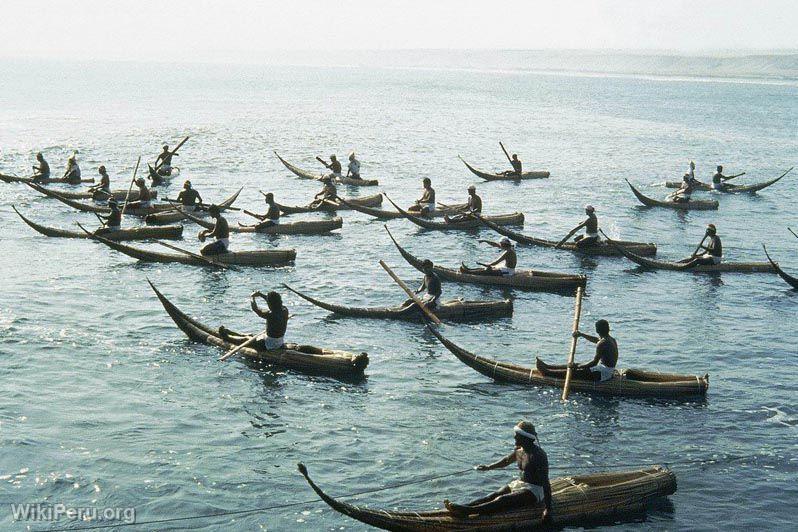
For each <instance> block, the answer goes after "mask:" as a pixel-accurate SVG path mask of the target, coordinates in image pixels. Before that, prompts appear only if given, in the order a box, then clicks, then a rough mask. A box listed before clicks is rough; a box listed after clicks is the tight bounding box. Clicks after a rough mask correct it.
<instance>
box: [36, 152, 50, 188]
mask: <svg viewBox="0 0 798 532" xmlns="http://www.w3.org/2000/svg"><path fill="white" fill-rule="evenodd" d="M36 161H37V162H38V163H39V166H36V165H34V166H33V180H34V181H40V180H42V179H50V165H49V164H48V163H47V161H45V160H44V155H42V154H41V153H37V154H36Z"/></svg>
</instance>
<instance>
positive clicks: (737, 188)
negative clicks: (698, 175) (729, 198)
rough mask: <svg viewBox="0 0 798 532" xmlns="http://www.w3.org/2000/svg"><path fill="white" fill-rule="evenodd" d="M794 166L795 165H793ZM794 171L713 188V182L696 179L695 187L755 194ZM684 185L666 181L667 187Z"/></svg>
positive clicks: (678, 182)
mask: <svg viewBox="0 0 798 532" xmlns="http://www.w3.org/2000/svg"><path fill="white" fill-rule="evenodd" d="M793 168H794V167H793ZM791 171H792V168H790V169H789V170H787V171H786V172H784V173H783V174H781V175H780V176H779V177H777V178H775V179H771V180H770V181H763V182H762V183H755V184H752V185H734V184H732V183H729V182H724V183H723V186H722V187H721V188H720V189H714V188H712V184H711V183H702V182H701V181H696V183H695V189H696V190H706V191H715V192H723V193H725V194H743V193H748V194H753V193H755V192H759V191H760V190H762V189H763V188H767V187H769V186H770V185H773V184H774V183H778V182H779V181H781V178H783V177H784V176H786V175H787V174H789V173H790V172H791ZM681 186H682V182H681V181H666V182H665V187H666V188H679V187H681Z"/></svg>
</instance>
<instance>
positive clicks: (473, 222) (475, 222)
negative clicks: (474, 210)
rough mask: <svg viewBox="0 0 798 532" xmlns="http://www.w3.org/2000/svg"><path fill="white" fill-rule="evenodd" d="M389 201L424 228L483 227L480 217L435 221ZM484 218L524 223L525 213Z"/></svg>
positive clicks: (498, 222)
mask: <svg viewBox="0 0 798 532" xmlns="http://www.w3.org/2000/svg"><path fill="white" fill-rule="evenodd" d="M386 197H387V196H386ZM388 201H389V202H391V205H393V206H394V208H395V209H396V210H397V211H399V214H401V215H402V216H403V217H405V218H407V219H408V220H410V221H411V222H413V223H414V224H416V225H417V226H419V227H423V228H424V229H433V230H449V229H476V228H478V227H482V222H480V221H479V219H478V218H476V217H472V218H471V219H469V220H463V221H458V222H435V221H433V220H429V219H426V218H422V217H420V216H414V215H412V214H410V213H409V212H407V211H406V210H404V209H402V208H401V207H399V206H398V205H397V204H396V203H394V202H393V201H392V200H391V198H388ZM482 218H483V219H487V220H489V221H491V222H493V223H494V224H496V225H499V226H502V225H523V224H524V215H523V213H520V212H514V213H512V214H499V215H495V216H484V215H483V216H482Z"/></svg>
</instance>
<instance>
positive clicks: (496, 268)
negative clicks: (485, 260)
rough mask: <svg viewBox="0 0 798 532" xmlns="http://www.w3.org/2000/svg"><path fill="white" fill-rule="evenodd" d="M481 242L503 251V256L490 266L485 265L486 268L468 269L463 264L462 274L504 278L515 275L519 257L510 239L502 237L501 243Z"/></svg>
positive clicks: (461, 267)
mask: <svg viewBox="0 0 798 532" xmlns="http://www.w3.org/2000/svg"><path fill="white" fill-rule="evenodd" d="M479 242H482V243H483V244H488V245H489V246H493V247H495V248H499V249H501V250H502V254H501V255H499V257H498V258H497V259H496V260H494V261H493V262H491V263H490V264H485V265H484V266H485V267H484V268H468V267H466V265H465V264H462V265H461V266H460V272H462V273H470V274H474V275H500V276H503V277H510V276H512V275H515V267H516V265H517V264H518V255H517V254H516V252H515V246H513V243H512V241H511V240H510V239H509V238H507V237H506V236H505V237H502V239H501V240H500V241H499V242H491V241H490V240H479Z"/></svg>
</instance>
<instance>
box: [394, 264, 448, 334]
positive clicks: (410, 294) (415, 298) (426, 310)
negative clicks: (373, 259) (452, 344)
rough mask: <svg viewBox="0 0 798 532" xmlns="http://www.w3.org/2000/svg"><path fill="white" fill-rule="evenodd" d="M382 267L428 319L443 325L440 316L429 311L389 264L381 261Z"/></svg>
mask: <svg viewBox="0 0 798 532" xmlns="http://www.w3.org/2000/svg"><path fill="white" fill-rule="evenodd" d="M380 266H382V267H383V269H384V270H385V271H386V272H388V275H390V276H391V279H393V280H394V281H396V284H398V285H399V286H400V287H401V288H402V290H404V291H405V293H406V294H407V295H408V296H410V299H412V300H413V302H414V303H415V304H416V305H418V308H420V309H421V310H422V312H424V314H426V315H427V317H428V318H429V319H431V320H432V322H433V323H435V324H436V325H440V324H441V320H439V319H438V316H436V315H435V314H433V313H432V311H431V310H430V309H428V308H427V306H426V305H425V304H424V303H423V302H422V301H421V300H420V299H419V298H418V296H417V295H416V294H415V292H413V291H412V290H410V288H408V287H407V285H406V284H405V283H404V281H402V280H401V279H400V278H399V276H398V275H396V274H395V273H393V270H391V268H390V267H389V266H388V265H387V264H385V261H380Z"/></svg>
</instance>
